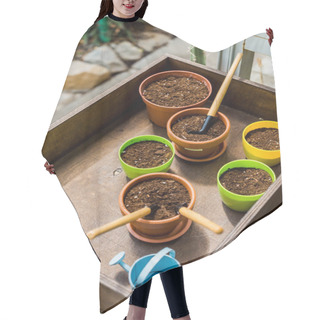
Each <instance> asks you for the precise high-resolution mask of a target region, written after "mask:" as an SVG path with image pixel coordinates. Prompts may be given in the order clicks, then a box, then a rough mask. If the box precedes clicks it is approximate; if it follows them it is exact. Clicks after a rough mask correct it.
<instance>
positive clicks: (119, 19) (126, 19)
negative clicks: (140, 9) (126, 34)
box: [108, 13, 139, 22]
mask: <svg viewBox="0 0 320 320" xmlns="http://www.w3.org/2000/svg"><path fill="white" fill-rule="evenodd" d="M108 17H109V18H110V19H112V20H115V21H121V22H134V21H137V20H138V19H139V17H138V16H134V17H132V18H119V17H116V16H115V15H113V14H112V13H109V14H108Z"/></svg>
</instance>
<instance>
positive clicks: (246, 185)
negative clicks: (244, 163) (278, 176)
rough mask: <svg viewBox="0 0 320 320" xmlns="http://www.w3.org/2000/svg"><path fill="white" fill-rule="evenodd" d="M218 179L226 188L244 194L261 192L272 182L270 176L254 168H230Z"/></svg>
mask: <svg viewBox="0 0 320 320" xmlns="http://www.w3.org/2000/svg"><path fill="white" fill-rule="evenodd" d="M219 180H220V183H221V184H222V185H223V187H225V188H226V189H227V190H229V191H231V192H233V193H236V194H241V195H246V196H249V195H256V194H260V193H263V192H265V191H266V190H267V189H268V188H269V186H270V185H271V184H272V178H271V176H270V175H269V174H268V173H267V172H266V171H264V170H262V169H256V168H232V169H229V170H227V171H226V172H224V173H223V174H222V175H221V176H220V178H219Z"/></svg>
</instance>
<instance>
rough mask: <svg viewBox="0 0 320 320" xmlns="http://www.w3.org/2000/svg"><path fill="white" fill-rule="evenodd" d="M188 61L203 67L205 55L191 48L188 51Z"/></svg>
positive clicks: (195, 48) (199, 50)
mask: <svg viewBox="0 0 320 320" xmlns="http://www.w3.org/2000/svg"><path fill="white" fill-rule="evenodd" d="M190 54H191V55H190V60H191V61H194V62H197V63H201V64H203V65H205V64H206V55H205V52H204V51H203V50H201V49H199V48H197V47H194V46H191V49H190Z"/></svg>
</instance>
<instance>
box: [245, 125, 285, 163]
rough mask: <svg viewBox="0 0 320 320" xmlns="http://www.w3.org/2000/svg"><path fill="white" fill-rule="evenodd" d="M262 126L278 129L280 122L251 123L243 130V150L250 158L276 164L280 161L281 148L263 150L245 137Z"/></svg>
mask: <svg viewBox="0 0 320 320" xmlns="http://www.w3.org/2000/svg"><path fill="white" fill-rule="evenodd" d="M261 128H275V129H278V122H276V121H257V122H253V123H251V124H249V125H248V126H247V127H246V128H245V129H244V130H243V132H242V145H243V150H244V153H245V155H246V157H247V158H248V159H252V160H257V161H261V162H263V163H265V164H266V165H268V166H271V167H272V166H275V165H277V164H279V163H280V149H279V150H263V149H258V148H256V147H254V146H252V145H251V144H249V143H248V141H247V140H246V139H245V137H246V135H247V134H248V133H249V132H250V131H253V130H255V129H261Z"/></svg>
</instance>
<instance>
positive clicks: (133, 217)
mask: <svg viewBox="0 0 320 320" xmlns="http://www.w3.org/2000/svg"><path fill="white" fill-rule="evenodd" d="M150 212H151V209H150V208H148V207H145V208H143V209H140V210H137V211H134V212H132V213H130V214H128V215H126V216H124V217H122V218H119V219H117V220H115V221H112V222H110V223H107V224H105V225H103V226H101V227H98V228H96V229H93V230H91V231H89V232H88V233H87V237H88V238H89V239H90V240H92V239H94V238H95V237H96V236H98V235H99V234H101V233H105V232H108V231H110V230H113V229H115V228H118V227H121V226H123V225H125V224H127V223H129V222H132V221H135V220H138V219H139V218H142V217H144V216H146V215H147V214H149V213H150Z"/></svg>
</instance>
